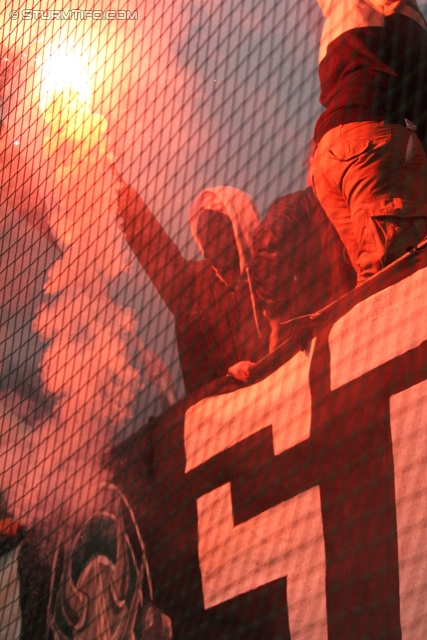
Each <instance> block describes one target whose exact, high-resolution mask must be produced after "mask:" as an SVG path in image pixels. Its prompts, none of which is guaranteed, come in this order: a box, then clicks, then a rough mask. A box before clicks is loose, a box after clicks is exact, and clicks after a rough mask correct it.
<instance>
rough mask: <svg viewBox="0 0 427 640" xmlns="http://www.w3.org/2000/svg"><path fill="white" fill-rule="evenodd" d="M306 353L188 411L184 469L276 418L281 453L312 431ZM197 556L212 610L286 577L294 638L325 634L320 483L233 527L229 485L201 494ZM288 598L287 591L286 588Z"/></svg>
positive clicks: (309, 639)
mask: <svg viewBox="0 0 427 640" xmlns="http://www.w3.org/2000/svg"><path fill="white" fill-rule="evenodd" d="M313 352H314V341H313V343H312V344H311V350H310V352H309V355H306V354H305V353H304V352H300V353H298V354H296V355H295V356H294V357H293V358H292V359H291V360H290V361H289V362H286V363H285V364H284V365H283V366H282V367H280V368H279V369H278V370H277V371H275V372H274V373H272V374H271V375H270V376H269V377H268V378H266V379H264V380H262V381H261V382H259V383H257V384H254V385H251V386H249V387H245V388H243V389H239V390H238V391H235V392H233V393H228V394H224V395H220V396H215V397H212V398H205V399H204V400H202V401H201V402H199V403H197V404H196V405H194V406H193V407H190V409H189V410H188V411H187V413H186V415H185V426H184V433H185V451H186V471H189V470H191V469H193V468H195V467H197V466H198V465H200V464H202V463H203V462H206V461H207V460H209V459H210V458H211V457H212V456H214V455H215V454H217V453H220V452H221V451H224V450H225V449H227V448H230V447H232V446H233V445H235V444H237V443H238V442H240V441H242V440H244V439H245V438H247V437H249V436H250V435H252V434H254V433H256V432H257V431H260V430H261V429H263V428H264V427H267V426H269V425H272V430H273V447H274V453H275V454H276V455H277V454H279V453H281V452H282V451H285V450H287V449H290V448H291V447H293V446H295V445H296V444H298V443H300V442H303V441H304V440H306V439H308V438H309V436H310V428H311V392H310V383H309V371H310V365H311V360H312V355H313ZM197 513H198V531H199V562H200V572H201V576H202V586H203V598H204V605H205V608H206V609H208V608H210V607H213V606H215V605H217V604H220V603H221V602H225V601H226V600H229V599H231V598H234V597H235V596H237V595H240V594H242V593H246V592H248V591H251V590H253V589H256V588H257V587H259V586H262V585H264V584H267V583H269V582H271V581H273V580H276V579H278V578H283V577H287V602H288V616H289V626H290V631H291V637H292V640H326V639H327V637H328V632H327V614H326V592H325V576H326V560H325V545H324V538H323V524H322V511H321V502H320V491H319V487H313V488H311V489H309V490H308V491H304V492H302V493H301V494H299V495H297V496H295V497H294V498H292V499H290V500H287V501H286V502H282V503H281V504H279V505H277V506H276V507H273V508H272V509H268V510H267V511H264V512H263V513H261V514H259V515H258V516H256V517H254V518H251V519H250V520H249V521H247V522H244V523H242V524H240V525H237V526H234V520H233V509H232V502H231V486H230V484H226V485H223V486H222V487H219V488H218V489H215V490H214V491H211V492H210V493H208V494H205V495H203V496H201V497H200V498H199V499H198V500H197ZM283 597H284V599H285V594H284V596H283Z"/></svg>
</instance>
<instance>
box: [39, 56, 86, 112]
mask: <svg viewBox="0 0 427 640" xmlns="http://www.w3.org/2000/svg"><path fill="white" fill-rule="evenodd" d="M60 94H71V95H73V96H74V97H77V98H78V102H79V105H80V106H83V105H84V104H87V103H88V101H89V99H90V97H91V89H90V79H89V74H88V73H87V71H86V69H85V68H84V66H83V64H82V62H81V61H80V60H79V59H78V58H77V57H76V56H74V55H72V54H71V53H65V52H64V51H61V50H60V49H57V50H56V51H54V52H53V53H52V54H51V55H50V56H49V57H48V58H47V60H45V61H44V62H43V64H42V81H41V96H40V106H41V108H42V109H43V110H44V109H46V108H47V107H48V106H49V104H50V103H51V102H52V101H53V100H54V99H55V98H57V97H58V96H59V95H60Z"/></svg>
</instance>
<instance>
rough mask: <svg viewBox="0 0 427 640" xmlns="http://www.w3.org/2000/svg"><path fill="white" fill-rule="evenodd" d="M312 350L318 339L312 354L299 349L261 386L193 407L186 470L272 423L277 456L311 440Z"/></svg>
mask: <svg viewBox="0 0 427 640" xmlns="http://www.w3.org/2000/svg"><path fill="white" fill-rule="evenodd" d="M314 346H315V340H313V341H312V343H311V346H310V352H309V355H308V356H307V355H306V353H305V352H304V351H300V352H299V353H297V354H296V355H295V356H294V357H293V358H291V360H289V361H288V362H286V363H285V364H284V365H282V366H281V367H280V368H279V369H277V371H274V373H272V374H271V375H269V376H268V378H265V379H264V380H261V382H258V383H257V384H253V385H250V386H249V387H244V388H243V389H239V390H238V391H234V392H233V393H225V394H223V395H220V396H213V397H212V398H205V399H204V400H201V401H200V402H198V403H197V404H195V405H193V406H192V407H190V408H189V409H188V410H187V412H186V414H185V424H184V440H185V455H186V467H185V470H186V471H190V470H191V469H194V468H195V467H197V466H199V465H200V464H203V463H204V462H206V461H207V460H209V459H210V458H212V457H213V456H214V455H216V454H217V453H220V452H221V451H224V450H225V449H229V448H230V447H232V446H234V445H235V444H237V443H238V442H241V441H242V440H245V439H246V438H248V437H249V436H251V435H253V434H254V433H257V431H260V430H261V429H263V428H264V427H268V426H269V425H272V427H273V446H274V453H275V454H276V455H278V454H279V453H281V452H282V451H286V450H287V449H290V448H291V447H294V446H295V445H296V444H298V443H300V442H303V441H304V440H307V438H308V437H309V436H310V427H311V392H310V382H309V373H310V365H311V360H312V357H313V352H314Z"/></svg>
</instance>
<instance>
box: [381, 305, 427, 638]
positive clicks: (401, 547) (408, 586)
mask: <svg viewBox="0 0 427 640" xmlns="http://www.w3.org/2000/svg"><path fill="white" fill-rule="evenodd" d="M411 314H412V311H411ZM415 317H416V316H415ZM408 324H410V323H408ZM390 423H391V436H392V443H393V460H394V483H395V491H396V517H397V541H398V554H399V587H400V589H399V591H400V622H401V628H402V640H425V638H427V615H426V607H427V553H426V546H427V381H426V380H424V381H423V382H420V383H419V384H416V385H414V386H412V387H410V388H409V389H405V391H401V392H400V393H398V394H396V395H394V396H392V397H391V398H390Z"/></svg>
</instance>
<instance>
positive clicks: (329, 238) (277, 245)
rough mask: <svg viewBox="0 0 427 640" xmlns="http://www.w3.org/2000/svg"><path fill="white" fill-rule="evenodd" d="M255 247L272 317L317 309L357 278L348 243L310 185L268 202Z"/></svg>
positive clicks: (263, 297)
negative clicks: (340, 234)
mask: <svg viewBox="0 0 427 640" xmlns="http://www.w3.org/2000/svg"><path fill="white" fill-rule="evenodd" d="M253 251H254V262H253V268H252V276H253V285H254V289H255V292H256V295H257V297H258V298H259V300H260V301H261V304H262V307H263V308H264V309H265V310H266V311H267V313H268V315H269V317H270V318H276V317H280V319H281V320H282V321H285V320H290V319H292V318H296V317H298V316H301V315H306V314H309V313H314V312H316V311H319V310H320V309H322V308H323V307H325V306H326V305H327V304H329V303H330V302H333V301H334V300H336V299H337V298H339V297H340V296H342V295H344V294H345V293H347V292H348V291H349V290H350V289H352V288H353V287H354V286H355V284H356V274H355V272H354V269H353V268H352V266H351V265H350V260H349V258H348V256H347V252H346V250H345V248H344V245H343V244H342V242H341V240H340V238H339V237H338V234H337V232H336V231H335V229H334V227H333V226H332V224H331V222H330V221H329V219H328V217H327V216H326V214H325V212H324V211H323V209H322V207H321V206H320V204H319V203H318V201H317V199H316V197H315V195H314V193H313V190H312V189H311V188H307V189H304V190H303V191H297V192H296V193H291V194H288V195H286V196H283V197H282V198H279V199H278V200H277V201H276V202H274V204H272V205H271V206H270V208H269V209H268V211H267V215H266V217H265V218H264V220H263V221H262V222H261V224H260V226H259V227H258V230H257V232H256V234H255V237H254V241H253Z"/></svg>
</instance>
